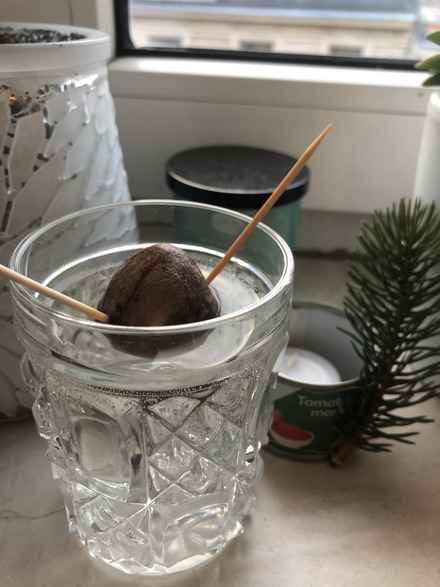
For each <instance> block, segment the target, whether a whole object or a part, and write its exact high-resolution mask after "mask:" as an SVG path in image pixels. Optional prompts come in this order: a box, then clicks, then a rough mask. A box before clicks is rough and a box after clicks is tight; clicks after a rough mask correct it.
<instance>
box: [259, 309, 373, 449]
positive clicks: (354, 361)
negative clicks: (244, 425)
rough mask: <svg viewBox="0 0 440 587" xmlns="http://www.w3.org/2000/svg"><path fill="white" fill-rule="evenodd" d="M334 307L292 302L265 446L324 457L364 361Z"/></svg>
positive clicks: (344, 322) (341, 317) (349, 327)
mask: <svg viewBox="0 0 440 587" xmlns="http://www.w3.org/2000/svg"><path fill="white" fill-rule="evenodd" d="M351 331H352V327H351V325H350V323H349V321H348V320H347V318H346V317H345V314H344V311H343V310H342V309H341V308H339V307H338V306H334V305H330V304H324V303H313V302H303V301H295V302H294V303H293V307H292V312H291V316H290V324H289V343H288V346H287V348H286V352H285V354H284V356H283V357H282V359H281V360H280V363H279V374H278V382H277V386H276V389H275V395H274V413H273V420H272V424H271V427H270V430H269V444H268V446H267V448H268V449H269V450H272V451H274V452H277V453H278V454H281V455H284V456H288V457H291V458H297V459H306V460H317V459H324V458H326V457H327V456H328V455H329V453H330V451H331V447H332V445H333V443H334V442H335V441H336V440H337V438H338V431H337V429H336V426H335V422H336V419H337V417H338V414H339V412H340V408H341V405H342V402H343V401H344V398H345V396H346V394H349V393H356V391H357V389H358V387H357V382H358V377H359V374H360V371H361V368H362V361H361V359H360V357H359V356H358V355H357V354H356V351H355V349H354V347H353V345H352V339H351V336H350V334H349V333H350V332H351Z"/></svg>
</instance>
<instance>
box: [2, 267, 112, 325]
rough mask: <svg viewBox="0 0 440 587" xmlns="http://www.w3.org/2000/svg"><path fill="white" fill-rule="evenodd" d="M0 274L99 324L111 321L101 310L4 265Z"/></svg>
mask: <svg viewBox="0 0 440 587" xmlns="http://www.w3.org/2000/svg"><path fill="white" fill-rule="evenodd" d="M0 274H1V275H4V276H5V277H7V278H8V279H10V280H11V281H15V282H16V283H20V284H21V285H24V286H25V287H28V288H29V289H31V290H32V291H36V292H37V293H40V294H42V295H44V296H46V297H48V298H50V299H51V300H55V301H56V302H60V303H61V304H64V305H65V306H68V307H69V308H72V309H73V310H78V312H81V313H82V314H86V316H89V317H90V318H93V319H94V320H99V322H105V323H107V322H108V321H109V320H108V316H107V314H104V313H103V312H100V311H99V310H96V309H95V308H92V307H91V306H88V305H87V304H83V303H82V302H78V300H74V299H73V298H71V297H69V296H66V295H65V294H63V293H61V292H59V291H56V290H55V289H52V288H50V287H47V286H46V285H43V284H41V283H38V281H34V280H33V279H30V278H29V277H26V276H25V275H21V273H17V272H16V271H13V270H12V269H9V268H8V267H5V266H4V265H0Z"/></svg>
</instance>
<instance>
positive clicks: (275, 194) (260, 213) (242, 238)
mask: <svg viewBox="0 0 440 587" xmlns="http://www.w3.org/2000/svg"><path fill="white" fill-rule="evenodd" d="M331 127H332V125H331V124H329V125H328V126H327V128H326V129H325V130H323V131H322V133H321V134H320V135H319V136H318V137H317V138H316V139H315V140H314V141H313V143H312V144H311V145H310V146H309V147H308V148H307V149H306V150H305V151H304V153H303V154H302V155H301V157H300V158H299V159H298V160H297V162H296V163H295V165H294V166H293V167H292V169H291V170H290V171H289V172H288V173H287V175H286V176H285V178H284V179H283V180H282V181H281V183H280V184H279V186H278V187H276V188H275V190H274V191H273V193H272V194H271V195H270V196H269V198H268V199H267V200H266V202H265V203H264V204H263V205H262V206H261V208H260V209H259V210H258V212H257V213H256V214H255V216H254V217H253V219H252V220H251V221H250V222H249V224H248V225H247V226H246V227H245V229H244V230H243V232H242V233H241V234H240V235H239V236H238V237H237V239H236V240H235V242H234V243H233V244H232V245H231V246H230V248H229V249H228V250H227V251H226V253H225V254H224V256H223V257H222V258H221V259H220V261H219V262H218V263H217V265H216V266H215V267H214V269H213V270H212V271H211V273H210V274H209V275H208V277H207V278H206V281H207V282H208V283H211V281H212V280H213V279H214V278H215V277H217V275H218V274H219V273H220V271H222V269H223V268H224V267H225V266H226V265H227V264H228V263H229V261H230V260H231V258H232V257H233V256H234V255H235V253H236V252H237V250H238V249H239V248H240V247H241V245H242V244H243V243H244V242H245V241H246V240H247V239H248V238H249V236H250V235H251V233H252V231H253V230H254V228H255V227H256V226H257V224H258V223H259V222H260V221H261V220H262V218H263V217H264V216H265V215H266V214H267V213H268V212H269V210H270V209H271V208H272V206H273V205H274V204H275V202H276V201H277V200H278V198H279V197H280V196H281V195H282V194H283V193H284V191H285V190H286V188H287V187H288V186H289V185H290V184H291V183H292V181H293V180H294V178H295V177H296V176H297V175H298V173H299V172H300V171H301V169H302V168H303V167H304V165H305V164H306V163H307V161H308V160H309V159H310V157H311V156H312V155H313V153H314V152H315V151H316V149H317V148H318V147H319V145H320V143H321V141H322V140H323V139H324V137H325V135H326V134H327V133H328V131H329V130H330V129H331Z"/></svg>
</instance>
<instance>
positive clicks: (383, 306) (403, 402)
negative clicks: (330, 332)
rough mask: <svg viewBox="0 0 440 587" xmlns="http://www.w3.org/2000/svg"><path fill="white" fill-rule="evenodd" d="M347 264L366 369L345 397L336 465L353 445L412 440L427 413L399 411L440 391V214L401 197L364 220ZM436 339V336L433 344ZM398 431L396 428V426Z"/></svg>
mask: <svg viewBox="0 0 440 587" xmlns="http://www.w3.org/2000/svg"><path fill="white" fill-rule="evenodd" d="M358 241H359V248H358V249H357V250H356V251H355V252H354V261H353V262H352V263H350V265H349V268H348V279H349V283H348V285H347V294H346V297H345V300H344V309H345V314H346V317H347V319H348V321H349V323H350V324H351V326H352V328H353V330H354V333H352V332H348V331H347V334H348V335H349V336H350V337H351V343H352V345H353V347H354V349H355V351H356V353H357V355H358V356H359V357H360V358H361V359H362V362H363V368H362V370H361V373H360V375H359V385H358V388H357V389H356V391H355V392H353V393H351V394H347V396H346V399H345V400H344V402H343V406H342V410H341V415H340V418H339V420H338V422H337V428H338V430H339V432H340V439H339V441H338V442H337V443H336V444H335V446H334V447H333V451H332V455H331V462H332V463H333V464H336V465H339V464H341V463H342V462H343V461H344V460H345V459H346V458H347V457H348V456H349V454H350V453H351V452H352V450H353V449H354V448H355V447H359V448H362V449H365V450H370V451H390V450H391V446H392V444H393V443H395V442H404V443H413V441H412V440H410V439H411V438H412V437H413V436H414V435H416V434H417V432H414V431H406V430H404V429H405V427H407V426H412V425H414V424H420V423H426V422H430V421H431V420H429V419H428V418H426V417H425V416H411V417H410V416H404V415H402V414H401V413H396V410H402V409H404V408H408V407H411V406H414V405H417V404H419V403H422V402H424V401H426V400H428V399H430V398H432V397H434V396H435V395H438V386H437V383H436V382H435V381H434V380H433V378H434V377H436V376H438V375H439V374H440V354H439V350H438V349H437V347H436V346H435V345H434V344H429V340H430V339H433V337H436V336H440V318H439V316H440V271H439V267H440V215H439V213H438V211H437V209H436V207H435V205H434V204H429V205H424V204H422V203H421V202H420V201H419V200H414V201H412V200H411V201H406V200H404V199H403V200H401V201H400V202H399V204H395V205H394V206H393V207H392V208H391V209H387V210H385V211H376V212H374V214H373V218H372V222H371V224H366V223H365V224H363V226H362V230H361V234H360V236H359V237H358ZM431 342H432V341H431ZM391 429H394V430H391Z"/></svg>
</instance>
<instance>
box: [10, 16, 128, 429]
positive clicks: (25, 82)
mask: <svg viewBox="0 0 440 587" xmlns="http://www.w3.org/2000/svg"><path fill="white" fill-rule="evenodd" d="M109 57H110V39H109V37H108V35H106V34H105V33H102V32H100V31H95V30H91V29H84V28H79V27H67V26H58V25H48V24H47V25H43V24H27V23H1V22H0V263H2V264H3V265H7V264H8V263H9V258H10V256H11V253H12V251H13V249H14V248H15V246H16V244H17V243H18V242H19V241H20V240H21V239H22V238H23V237H24V236H25V235H26V234H27V233H29V232H30V231H31V230H32V229H34V228H36V227H38V226H40V225H41V224H45V223H47V222H49V221H51V220H53V219H55V218H58V217H60V216H63V215H64V214H68V213H70V212H75V211H77V210H80V209H82V208H86V207H89V206H97V205H100V204H105V203H109V202H118V201H127V200H129V199H130V196H129V191H128V186H127V178H126V172H125V169H124V164H123V159H122V153H121V148H120V145H119V138H118V130H117V127H116V123H115V113H114V106H113V100H112V97H111V94H110V91H109V87H108V81H107V66H106V61H107V59H108V58H109ZM62 246H63V247H68V246H69V243H66V242H63V245H62ZM21 355H22V349H21V347H20V345H19V343H18V342H17V341H16V338H15V335H14V331H13V326H12V306H11V303H10V297H9V288H8V284H7V283H5V282H4V280H1V281H0V420H2V419H11V418H20V417H24V416H26V415H28V414H29V413H30V411H29V410H30V406H31V404H32V399H31V397H30V395H28V392H27V391H26V390H25V387H24V384H23V381H22V378H21V374H20V370H19V360H20V358H21Z"/></svg>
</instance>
